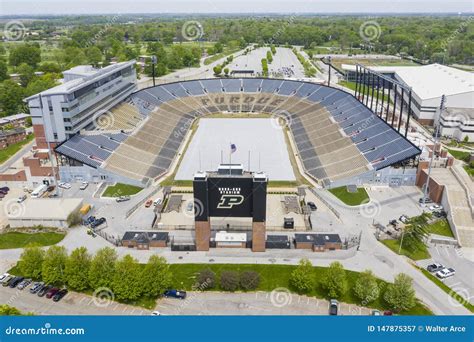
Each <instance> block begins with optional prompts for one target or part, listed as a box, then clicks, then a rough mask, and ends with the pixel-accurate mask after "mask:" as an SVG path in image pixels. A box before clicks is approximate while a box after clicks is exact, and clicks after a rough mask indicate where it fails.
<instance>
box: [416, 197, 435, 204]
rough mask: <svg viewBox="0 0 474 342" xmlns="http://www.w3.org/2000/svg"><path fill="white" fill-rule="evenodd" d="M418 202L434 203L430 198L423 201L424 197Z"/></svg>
mask: <svg viewBox="0 0 474 342" xmlns="http://www.w3.org/2000/svg"><path fill="white" fill-rule="evenodd" d="M418 202H419V203H420V204H421V203H433V200H432V199H431V198H429V197H425V198H424V201H423V197H421V198H420V199H419V200H418Z"/></svg>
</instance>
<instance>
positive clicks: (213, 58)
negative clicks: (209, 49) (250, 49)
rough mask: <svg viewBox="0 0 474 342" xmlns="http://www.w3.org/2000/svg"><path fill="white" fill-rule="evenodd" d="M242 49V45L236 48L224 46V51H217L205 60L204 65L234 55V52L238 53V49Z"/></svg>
mask: <svg viewBox="0 0 474 342" xmlns="http://www.w3.org/2000/svg"><path fill="white" fill-rule="evenodd" d="M240 50H242V48H240V47H236V48H228V47H224V51H222V52H221V53H217V54H215V55H212V56H210V57H207V58H206V59H205V60H204V65H209V64H211V63H213V62H215V61H217V60H218V59H221V58H224V57H226V56H228V55H232V54H234V53H236V52H237V51H240Z"/></svg>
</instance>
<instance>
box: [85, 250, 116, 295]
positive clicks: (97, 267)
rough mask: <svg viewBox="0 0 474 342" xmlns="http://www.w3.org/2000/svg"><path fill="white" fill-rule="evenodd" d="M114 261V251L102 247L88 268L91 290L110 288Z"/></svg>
mask: <svg viewBox="0 0 474 342" xmlns="http://www.w3.org/2000/svg"><path fill="white" fill-rule="evenodd" d="M116 261H117V252H116V251H115V249H113V248H111V247H104V248H102V249H99V250H98V251H97V253H96V254H95V256H94V258H92V262H91V265H90V268H89V284H90V286H91V287H92V288H93V289H98V288H99V287H111V286H112V281H113V277H114V273H115V262H116Z"/></svg>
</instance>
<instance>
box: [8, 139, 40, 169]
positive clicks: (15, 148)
mask: <svg viewBox="0 0 474 342" xmlns="http://www.w3.org/2000/svg"><path fill="white" fill-rule="evenodd" d="M34 138H35V136H34V135H33V134H28V136H27V138H26V139H25V140H23V141H20V142H18V143H15V144H11V145H9V146H8V147H7V148H6V149H4V150H0V164H2V163H3V162H5V161H6V160H8V159H10V157H12V156H13V155H15V153H17V152H18V151H19V150H21V148H22V147H23V146H25V145H26V144H28V143H29V142H31V141H32V140H33V139H34Z"/></svg>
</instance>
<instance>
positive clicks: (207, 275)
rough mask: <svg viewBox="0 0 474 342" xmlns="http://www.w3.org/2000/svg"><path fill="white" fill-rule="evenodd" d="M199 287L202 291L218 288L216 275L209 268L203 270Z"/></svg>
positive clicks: (198, 279)
mask: <svg viewBox="0 0 474 342" xmlns="http://www.w3.org/2000/svg"><path fill="white" fill-rule="evenodd" d="M197 286H198V289H199V290H201V291H203V290H208V289H213V288H214V287H215V286H216V274H215V273H214V272H213V271H211V270H210V269H209V268H207V269H205V270H202V271H201V272H199V275H198V278H197Z"/></svg>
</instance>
